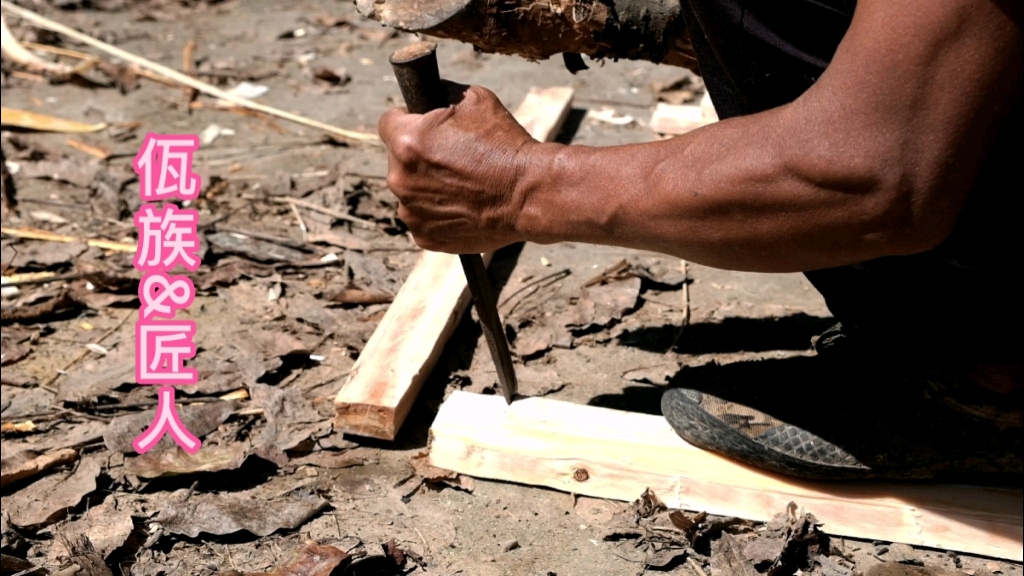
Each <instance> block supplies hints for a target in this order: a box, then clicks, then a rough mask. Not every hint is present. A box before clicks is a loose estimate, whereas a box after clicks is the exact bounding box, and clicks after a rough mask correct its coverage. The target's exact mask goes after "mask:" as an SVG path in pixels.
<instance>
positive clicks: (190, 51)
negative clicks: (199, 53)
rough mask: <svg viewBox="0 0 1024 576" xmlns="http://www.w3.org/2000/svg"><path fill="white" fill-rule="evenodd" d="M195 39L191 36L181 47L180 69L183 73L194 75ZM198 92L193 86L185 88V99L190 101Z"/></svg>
mask: <svg viewBox="0 0 1024 576" xmlns="http://www.w3.org/2000/svg"><path fill="white" fill-rule="evenodd" d="M195 53H196V41H195V39H194V38H193V39H192V40H189V41H188V42H186V43H185V47H184V48H182V49H181V71H182V72H184V73H185V74H189V75H194V74H195V72H196V61H195ZM197 95H198V92H197V91H196V89H195V88H190V87H186V88H185V101H186V102H192V101H193V100H195V99H196V96H197Z"/></svg>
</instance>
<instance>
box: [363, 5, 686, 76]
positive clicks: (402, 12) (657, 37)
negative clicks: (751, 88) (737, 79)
mask: <svg viewBox="0 0 1024 576" xmlns="http://www.w3.org/2000/svg"><path fill="white" fill-rule="evenodd" d="M679 1H680V0H547V1H545V2H537V1H534V0H356V6H357V7H358V9H359V12H360V13H361V14H362V15H364V16H367V17H369V18H373V19H374V20H377V21H379V22H381V23H382V24H385V25H387V26H391V27H394V28H398V29H399V30H405V31H408V32H419V33H423V34H428V35H431V36H437V37H440V38H453V39H456V40H461V41H463V42H468V43H470V44H473V46H475V47H476V48H477V49H478V50H482V51H484V52H492V53H498V54H517V55H519V56H522V57H524V58H527V59H530V60H543V59H546V58H549V57H551V56H553V55H556V54H561V53H570V54H572V53H576V54H587V55H588V56H590V57H591V58H595V59H599V58H612V59H618V58H626V59H630V60H647V61H650V62H655V63H664V64H671V65H675V66H683V67H686V68H690V69H695V68H696V58H695V57H694V55H693V47H692V46H691V45H690V41H689V37H688V35H687V32H686V27H685V26H684V23H683V18H682V16H681V14H680V6H679Z"/></svg>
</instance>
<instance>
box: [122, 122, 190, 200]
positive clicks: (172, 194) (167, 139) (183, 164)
mask: <svg viewBox="0 0 1024 576" xmlns="http://www.w3.org/2000/svg"><path fill="white" fill-rule="evenodd" d="M198 149H199V137H198V136H196V135H194V134H154V133H152V132H150V133H149V134H146V138H145V140H143V142H142V148H141V149H140V150H139V153H138V154H136V156H135V160H134V161H133V162H132V167H133V168H135V173H136V174H138V175H139V196H140V197H141V198H142V199H143V200H148V201H154V200H165V199H168V198H181V199H183V200H195V199H196V198H197V197H198V196H199V191H200V189H201V188H202V180H201V178H200V177H199V175H198V174H196V173H195V172H193V171H192V155H193V154H194V153H195V151H196V150H198Z"/></svg>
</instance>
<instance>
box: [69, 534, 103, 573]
mask: <svg viewBox="0 0 1024 576" xmlns="http://www.w3.org/2000/svg"><path fill="white" fill-rule="evenodd" d="M58 538H60V539H63V540H64V548H65V549H66V550H68V551H69V552H68V563H69V564H72V565H75V566H77V567H78V570H77V571H76V572H74V573H75V574H82V575H83V576H113V573H112V572H111V571H110V568H108V567H107V564H106V562H104V561H103V557H102V556H100V554H99V553H98V552H97V551H96V548H95V547H94V546H93V544H92V542H91V541H90V540H89V537H88V536H86V535H85V534H72V535H70V536H68V535H64V534H61V533H58Z"/></svg>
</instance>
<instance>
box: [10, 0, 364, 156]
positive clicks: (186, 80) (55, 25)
mask: <svg viewBox="0 0 1024 576" xmlns="http://www.w3.org/2000/svg"><path fill="white" fill-rule="evenodd" d="M0 7H3V9H4V10H7V11H8V12H10V13H12V14H16V15H18V16H20V17H21V18H24V19H25V20H28V21H29V22H32V23H33V24H36V25H37V26H41V27H43V28H46V29H48V30H52V31H54V32H57V33H60V34H64V35H65V36H69V37H71V38H74V39H75V40H78V41H79V42H82V43H84V44H87V45H89V46H92V47H93V48H96V49H98V50H102V51H103V52H106V53H107V54H110V55H111V56H115V57H117V58H120V59H122V60H124V61H126V62H131V63H133V64H136V65H138V66H140V67H142V68H144V69H146V70H150V71H152V72H155V73H157V74H160V75H161V76H164V77H166V78H168V79H170V80H174V81H175V82H178V83H180V84H183V85H185V86H188V87H190V88H195V89H196V90H198V91H199V92H202V93H203V94H207V95H210V96H215V97H217V98H220V99H221V100H226V101H228V102H231V103H233V104H237V105H239V106H244V107H245V108H249V109H251V110H257V111H260V112H264V113H267V114H271V115H273V116H277V117H278V118H284V119H285V120H289V121H291V122H295V123H296V124H302V125H304V126H309V127H311V128H317V129H319V130H323V131H324V132H327V133H330V134H334V135H337V136H340V137H342V138H346V139H348V140H352V141H356V142H380V138H379V137H378V136H377V135H376V134H368V133H365V132H356V131H353V130H345V129H343V128H338V127H336V126H331V125H330V124H325V123H323V122H319V121H316V120H311V119H309V118H306V117H303V116H299V115H298V114H292V113H291V112H285V111H284V110H279V109H277V108H274V107H272V106H267V105H265V104H260V103H259V102H254V101H252V100H249V99H248V98H243V97H241V96H238V95H237V94H232V93H231V92H228V91H226V90H221V89H220V88H217V87H216V86H213V85H212V84H207V83H206V82H203V81H202V80H198V79H196V78H193V77H191V76H189V75H187V74H184V73H182V72H179V71H177V70H174V69H173V68H168V67H167V66H164V65H162V64H158V63H156V62H153V61H152V60H148V59H146V58H143V57H141V56H138V55H136V54H132V53H131V52H128V51H126V50H122V49H120V48H118V47H116V46H112V45H110V44H107V43H106V42H103V41H101V40H97V39H96V38H93V37H92V36H89V35H88V34H84V33H82V32H79V31H78V30H75V29H73V28H70V27H68V26H65V25H63V24H61V23H59V22H55V21H53V20H50V19H49V18H46V17H44V16H41V15H39V14H37V13H35V12H33V11H31V10H28V9H26V8H22V7H20V6H17V5H15V4H14V3H12V2H9V1H8V0H0Z"/></svg>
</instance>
